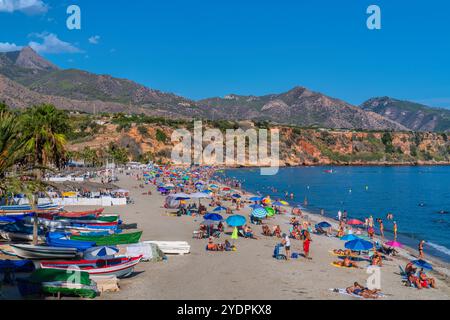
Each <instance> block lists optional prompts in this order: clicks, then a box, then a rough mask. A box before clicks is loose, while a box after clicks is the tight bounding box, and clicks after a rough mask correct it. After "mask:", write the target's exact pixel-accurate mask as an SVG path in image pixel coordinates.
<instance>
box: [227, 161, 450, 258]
mask: <svg viewBox="0 0 450 320" xmlns="http://www.w3.org/2000/svg"><path fill="white" fill-rule="evenodd" d="M328 170H332V173H329V172H326V171H328ZM224 175H225V176H226V177H228V178H235V179H237V180H239V181H241V182H242V188H243V189H245V190H247V191H249V192H252V193H258V194H260V195H262V196H266V195H270V196H271V197H272V198H280V199H284V198H285V192H286V191H288V192H289V193H291V192H293V193H294V200H291V199H290V198H288V199H286V200H287V201H288V202H289V203H290V204H291V205H298V204H300V205H302V204H303V203H304V201H305V198H306V199H307V202H308V206H307V210H309V211H311V212H314V213H319V212H320V210H321V209H323V210H324V211H325V215H326V216H328V217H333V218H335V217H336V216H337V212H338V210H342V211H343V210H347V212H348V216H349V217H351V218H358V219H364V218H365V217H368V216H369V215H373V217H374V218H383V221H384V224H385V229H386V230H387V231H391V230H392V222H391V221H387V220H386V214H387V213H388V212H391V213H393V214H394V220H395V221H396V222H397V225H398V232H399V238H398V240H399V241H400V242H402V243H404V244H405V245H408V246H411V247H412V248H414V249H417V245H418V242H419V241H420V240H421V239H424V240H425V241H426V242H427V244H426V246H425V254H429V255H432V256H435V257H438V258H440V259H441V260H443V261H446V262H450V167H449V166H420V167H403V166H402V167H370V166H367V167H295V168H294V167H291V168H281V169H280V171H279V172H278V174H277V175H275V176H261V175H260V171H259V169H230V170H226V171H225V173H224ZM441 211H444V212H449V213H447V214H445V213H444V214H442V213H440V212H441ZM363 221H364V220H363ZM389 237H392V234H390V235H389V233H388V238H389Z"/></svg>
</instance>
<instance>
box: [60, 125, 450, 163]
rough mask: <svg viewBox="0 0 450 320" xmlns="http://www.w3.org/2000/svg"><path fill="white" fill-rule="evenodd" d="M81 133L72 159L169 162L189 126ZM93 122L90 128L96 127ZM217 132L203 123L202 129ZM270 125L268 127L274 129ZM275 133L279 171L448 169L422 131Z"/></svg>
mask: <svg viewBox="0 0 450 320" xmlns="http://www.w3.org/2000/svg"><path fill="white" fill-rule="evenodd" d="M83 117H84V119H83V120H82V121H83V122H84V124H81V123H77V124H76V126H75V127H76V128H87V129H85V130H86V132H84V134H83V135H82V137H81V138H77V139H72V140H71V142H70V147H69V149H70V150H71V151H72V152H75V154H78V157H80V155H81V154H82V153H83V150H85V149H86V148H88V149H91V150H96V152H97V153H98V154H99V155H100V154H102V152H104V151H103V150H105V147H106V146H108V145H113V146H117V147H121V148H123V149H124V150H125V151H126V153H127V154H128V158H129V159H130V160H142V159H145V160H153V161H157V162H163V163H168V162H170V155H171V151H172V147H173V144H172V143H171V142H170V140H171V139H170V138H171V135H172V132H173V130H174V129H176V128H187V129H192V128H189V125H190V123H188V122H186V123H183V122H180V123H166V122H165V121H163V120H161V119H160V120H157V119H154V120H151V121H150V122H147V121H146V120H144V121H141V120H142V119H140V120H139V118H137V119H138V121H136V119H131V118H129V122H127V123H124V122H123V121H120V122H116V121H115V120H114V119H113V120H111V118H105V119H102V120H101V122H100V123H102V124H101V125H98V124H93V122H92V120H90V119H89V118H86V116H83ZM98 122H99V121H97V122H96V123H98ZM209 126H211V127H214V128H217V127H219V125H218V124H215V123H212V124H208V127H209ZM251 127H254V128H258V127H256V126H255V124H254V123H252V122H249V121H247V122H227V121H221V130H222V131H224V130H225V129H230V128H242V129H243V130H246V129H248V128H251ZM274 127H275V126H273V127H272V128H274ZM276 127H277V128H279V129H280V161H281V165H282V166H297V165H330V164H336V165H391V164H395V165H399V164H400V165H417V164H450V139H449V137H448V136H447V134H445V133H442V134H438V133H425V132H367V131H353V130H331V129H329V130H325V129H304V128H299V127H290V126H276Z"/></svg>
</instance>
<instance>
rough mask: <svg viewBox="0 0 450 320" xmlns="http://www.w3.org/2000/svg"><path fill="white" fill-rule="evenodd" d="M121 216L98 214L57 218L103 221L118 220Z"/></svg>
mask: <svg viewBox="0 0 450 320" xmlns="http://www.w3.org/2000/svg"><path fill="white" fill-rule="evenodd" d="M118 219H119V216H98V217H82V218H67V217H55V220H83V221H102V222H116V221H117V220H118Z"/></svg>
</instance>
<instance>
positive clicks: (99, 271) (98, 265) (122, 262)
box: [40, 256, 142, 278]
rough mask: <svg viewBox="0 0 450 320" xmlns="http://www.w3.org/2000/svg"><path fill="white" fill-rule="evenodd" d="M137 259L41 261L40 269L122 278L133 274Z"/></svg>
mask: <svg viewBox="0 0 450 320" xmlns="http://www.w3.org/2000/svg"><path fill="white" fill-rule="evenodd" d="M141 259H142V256H138V257H119V258H113V259H106V260H105V259H98V260H79V261H42V262H41V263H40V266H41V268H42V269H58V270H66V271H79V270H81V271H85V272H88V273H89V274H91V275H115V276H116V277H117V278H123V277H127V276H129V275H130V274H131V273H133V270H134V267H135V266H136V265H137V264H138V263H139V262H140V261H141Z"/></svg>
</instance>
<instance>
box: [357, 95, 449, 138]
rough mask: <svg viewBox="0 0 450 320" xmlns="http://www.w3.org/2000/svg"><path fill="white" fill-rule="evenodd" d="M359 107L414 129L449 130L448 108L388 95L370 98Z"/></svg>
mask: <svg viewBox="0 0 450 320" xmlns="http://www.w3.org/2000/svg"><path fill="white" fill-rule="evenodd" d="M361 108H362V109H364V110H366V111H373V112H376V113H378V114H380V115H382V116H384V117H386V118H389V119H391V120H393V121H396V122H398V123H401V124H402V125H404V126H405V127H407V128H408V129H411V130H414V131H450V110H448V109H441V108H432V107H429V106H425V105H422V104H419V103H415V102H411V101H402V100H397V99H393V98H389V97H381V98H373V99H370V100H368V101H366V102H364V103H363V104H362V106H361Z"/></svg>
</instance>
